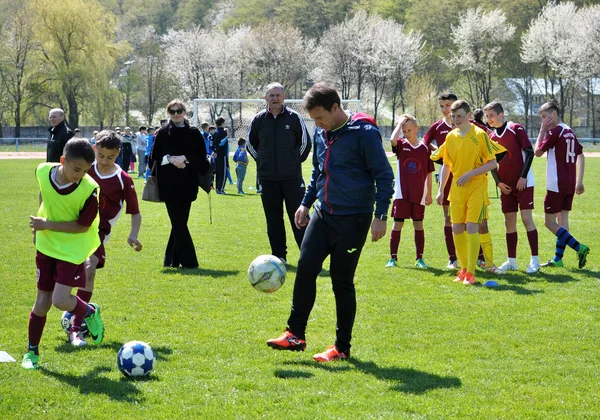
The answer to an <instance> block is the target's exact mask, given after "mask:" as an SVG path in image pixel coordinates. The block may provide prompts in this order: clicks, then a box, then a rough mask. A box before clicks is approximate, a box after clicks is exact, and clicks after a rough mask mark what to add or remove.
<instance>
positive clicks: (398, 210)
mask: <svg viewBox="0 0 600 420" xmlns="http://www.w3.org/2000/svg"><path fill="white" fill-rule="evenodd" d="M392 217H393V218H394V220H396V219H413V220H423V218H424V217H425V206H423V205H421V204H416V203H411V202H410V201H408V200H402V199H397V200H394V205H393V207H392Z"/></svg>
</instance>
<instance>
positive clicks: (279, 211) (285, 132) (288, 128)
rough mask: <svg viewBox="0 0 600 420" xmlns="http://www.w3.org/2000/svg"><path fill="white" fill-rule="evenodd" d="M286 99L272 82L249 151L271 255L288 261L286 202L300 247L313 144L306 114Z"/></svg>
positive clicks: (255, 122) (252, 125)
mask: <svg viewBox="0 0 600 420" xmlns="http://www.w3.org/2000/svg"><path fill="white" fill-rule="evenodd" d="M284 100H285V92H284V90H283V86H282V85H281V84H279V83H271V84H269V85H268V86H267V89H266V93H265V101H266V102H267V107H266V108H265V109H264V110H263V111H261V112H259V113H258V114H256V115H255V116H254V118H253V119H252V122H251V123H250V129H249V131H248V144H247V150H248V153H250V155H251V156H252V157H253V158H254V160H256V165H257V169H256V171H257V174H258V179H259V184H260V188H261V191H262V194H261V200H262V204H263V209H264V212H265V218H266V220H267V235H268V236H269V243H270V245H271V254H273V255H275V256H276V257H278V258H280V259H281V260H282V261H284V263H287V261H286V258H287V245H286V235H285V223H284V220H283V204H284V203H285V208H286V211H287V214H288V218H289V220H290V224H291V226H292V231H293V233H294V238H295V239H296V244H297V245H298V248H300V245H301V244H302V238H303V237H304V228H303V227H298V226H297V225H296V224H295V223H294V212H295V211H296V209H297V208H298V206H299V205H300V203H301V202H302V197H304V192H305V190H306V188H305V185H304V180H303V179H302V162H304V161H305V160H306V158H307V157H308V154H309V153H310V150H311V143H310V136H309V135H308V132H307V130H306V126H305V125H304V121H303V119H302V117H301V116H300V114H298V113H297V112H296V111H294V110H293V109H291V108H288V107H286V106H285V104H284Z"/></svg>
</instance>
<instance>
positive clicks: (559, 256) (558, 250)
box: [553, 238, 565, 261]
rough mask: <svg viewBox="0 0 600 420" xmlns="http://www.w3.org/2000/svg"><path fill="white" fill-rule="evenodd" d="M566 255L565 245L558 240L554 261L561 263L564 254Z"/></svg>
mask: <svg viewBox="0 0 600 420" xmlns="http://www.w3.org/2000/svg"><path fill="white" fill-rule="evenodd" d="M564 253H565V245H564V244H563V243H562V242H561V240H560V239H559V238H556V247H555V248H554V258H553V260H554V261H560V260H562V259H563V254H564Z"/></svg>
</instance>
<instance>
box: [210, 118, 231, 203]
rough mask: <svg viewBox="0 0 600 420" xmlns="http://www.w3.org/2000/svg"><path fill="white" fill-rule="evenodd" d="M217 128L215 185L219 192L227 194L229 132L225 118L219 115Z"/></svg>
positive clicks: (215, 139) (215, 134) (214, 137)
mask: <svg viewBox="0 0 600 420" xmlns="http://www.w3.org/2000/svg"><path fill="white" fill-rule="evenodd" d="M215 123H216V124H217V128H216V130H215V132H214V134H213V143H214V145H215V152H216V154H217V155H216V157H215V167H216V172H217V182H216V185H215V189H216V190H217V194H226V192H225V182H226V181H227V167H228V166H229V153H228V151H229V145H228V141H229V139H228V138H227V132H226V131H225V127H223V124H225V118H223V117H219V118H217V121H215Z"/></svg>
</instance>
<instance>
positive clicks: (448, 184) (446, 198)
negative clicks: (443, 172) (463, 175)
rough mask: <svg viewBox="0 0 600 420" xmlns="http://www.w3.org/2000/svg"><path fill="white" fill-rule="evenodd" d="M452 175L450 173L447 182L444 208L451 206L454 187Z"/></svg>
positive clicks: (443, 199) (443, 200)
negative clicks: (450, 198)
mask: <svg viewBox="0 0 600 420" xmlns="http://www.w3.org/2000/svg"><path fill="white" fill-rule="evenodd" d="M452 178H453V177H452V173H451V172H448V181H446V185H445V186H444V196H443V197H442V206H449V205H450V200H449V197H450V187H451V186H452Z"/></svg>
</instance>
